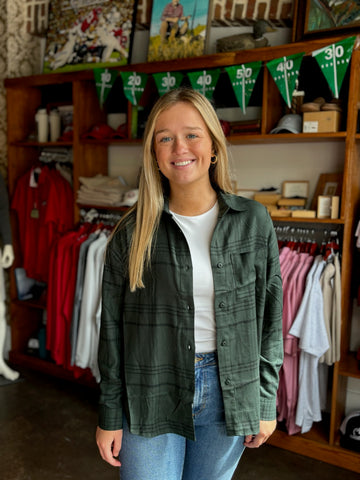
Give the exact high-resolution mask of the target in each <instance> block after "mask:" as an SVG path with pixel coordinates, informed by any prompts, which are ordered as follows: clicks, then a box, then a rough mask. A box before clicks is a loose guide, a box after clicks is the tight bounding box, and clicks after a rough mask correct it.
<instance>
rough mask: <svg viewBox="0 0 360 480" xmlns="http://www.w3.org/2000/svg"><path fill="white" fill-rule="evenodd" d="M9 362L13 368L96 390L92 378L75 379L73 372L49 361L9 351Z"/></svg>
mask: <svg viewBox="0 0 360 480" xmlns="http://www.w3.org/2000/svg"><path fill="white" fill-rule="evenodd" d="M9 362H10V363H11V365H13V366H19V367H26V368H30V369H32V370H35V371H38V372H42V373H45V374H47V375H51V376H53V377H56V378H61V379H63V380H68V381H71V382H76V383H78V384H81V385H85V386H88V387H96V388H98V384H97V383H96V381H95V379H94V378H93V377H89V376H81V377H79V378H75V376H74V374H73V372H71V371H69V370H65V368H63V367H60V366H58V365H56V364H55V363H53V362H51V361H48V360H43V359H42V358H39V357H36V356H33V355H28V354H26V353H22V352H17V351H14V350H10V352H9Z"/></svg>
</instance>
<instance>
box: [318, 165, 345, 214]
mask: <svg viewBox="0 0 360 480" xmlns="http://www.w3.org/2000/svg"><path fill="white" fill-rule="evenodd" d="M342 180H343V174H342V173H322V174H321V175H320V176H319V180H318V183H317V185H316V189H315V193H314V196H313V199H312V201H311V207H310V208H311V210H316V209H317V207H318V197H319V196H325V197H328V196H340V195H341V189H342Z"/></svg>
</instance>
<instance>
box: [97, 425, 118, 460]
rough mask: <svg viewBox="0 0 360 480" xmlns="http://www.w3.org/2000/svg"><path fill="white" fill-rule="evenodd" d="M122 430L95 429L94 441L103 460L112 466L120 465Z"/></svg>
mask: <svg viewBox="0 0 360 480" xmlns="http://www.w3.org/2000/svg"><path fill="white" fill-rule="evenodd" d="M122 435H123V431H122V430H103V429H102V428H100V427H97V429H96V443H97V446H98V448H99V452H100V455H101V457H102V458H103V460H105V462H107V463H109V464H110V465H112V466H113V467H120V466H121V463H120V460H119V458H118V457H119V453H120V450H121V443H122Z"/></svg>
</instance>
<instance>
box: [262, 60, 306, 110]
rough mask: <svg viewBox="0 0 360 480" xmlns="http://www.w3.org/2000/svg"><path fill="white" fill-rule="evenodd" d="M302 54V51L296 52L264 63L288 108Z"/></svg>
mask: <svg viewBox="0 0 360 480" xmlns="http://www.w3.org/2000/svg"><path fill="white" fill-rule="evenodd" d="M303 56H304V53H296V54H295V55H291V56H289V57H282V58H276V59H275V60H271V61H270V62H268V63H267V64H266V66H267V68H268V70H269V72H270V73H271V75H272V77H273V79H274V81H275V83H276V85H277V87H278V89H279V90H280V93H281V95H282V97H283V99H284V100H285V102H286V105H287V106H288V107H289V108H291V99H292V93H293V91H294V90H295V86H296V80H297V78H298V76H299V70H300V66H301V62H302V59H303Z"/></svg>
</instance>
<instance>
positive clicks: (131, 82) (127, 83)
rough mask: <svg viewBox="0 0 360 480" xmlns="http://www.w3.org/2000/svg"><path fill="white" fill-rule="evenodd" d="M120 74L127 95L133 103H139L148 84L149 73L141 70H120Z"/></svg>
mask: <svg viewBox="0 0 360 480" xmlns="http://www.w3.org/2000/svg"><path fill="white" fill-rule="evenodd" d="M120 74H121V78H122V81H123V89H124V94H125V97H126V98H127V99H128V100H129V102H130V103H131V104H132V105H139V101H140V98H141V95H142V94H143V93H144V89H145V86H146V81H147V74H146V73H139V72H120Z"/></svg>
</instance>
